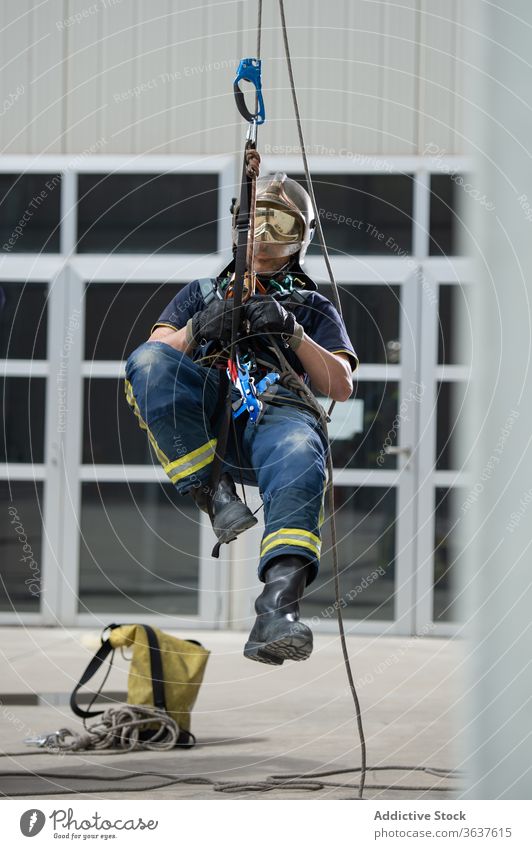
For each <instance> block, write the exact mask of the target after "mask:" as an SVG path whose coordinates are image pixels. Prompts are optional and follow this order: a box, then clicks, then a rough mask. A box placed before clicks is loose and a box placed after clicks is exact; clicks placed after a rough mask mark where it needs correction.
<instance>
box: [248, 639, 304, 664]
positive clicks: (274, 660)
mask: <svg viewBox="0 0 532 849" xmlns="http://www.w3.org/2000/svg"><path fill="white" fill-rule="evenodd" d="M312 649H313V641H312V634H311V635H310V636H309V635H307V634H293V635H292V636H290V635H287V636H285V637H281V638H280V639H278V640H274V641H273V642H271V643H251V642H250V643H246V645H245V646H244V657H247V658H248V659H249V660H256V661H258V663H269V664H270V665H271V666H281V664H283V663H284V662H285V660H307V658H308V657H310V655H311V654H312Z"/></svg>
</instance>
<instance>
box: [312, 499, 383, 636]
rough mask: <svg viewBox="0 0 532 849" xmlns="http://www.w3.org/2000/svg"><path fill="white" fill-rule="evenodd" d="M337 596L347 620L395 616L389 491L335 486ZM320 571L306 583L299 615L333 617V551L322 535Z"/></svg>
mask: <svg viewBox="0 0 532 849" xmlns="http://www.w3.org/2000/svg"><path fill="white" fill-rule="evenodd" d="M334 507H335V517H336V528H337V536H338V565H339V571H340V575H341V597H342V599H343V600H344V602H345V603H346V608H347V609H345V610H343V613H344V616H345V617H346V618H349V619H364V620H367V619H388V620H391V619H393V618H394V598H395V512H396V495H395V490H394V489H384V488H382V487H373V486H364V487H359V488H356V489H355V488H353V487H340V486H336V487H335V488H334ZM324 536H325V542H324V546H323V552H322V559H321V563H320V572H319V575H318V577H317V579H316V581H315V582H314V583H313V584H312V585H311V586H310V587H308V589H307V591H306V593H305V597H304V599H303V603H302V613H303V616H307V617H311V616H316V617H318V618H319V619H320V620H321V621H324V620H327V619H328V620H332V621H334V619H335V617H336V611H335V609H334V605H333V603H332V601H333V600H334V589H333V575H332V552H331V549H330V545H329V543H328V536H327V534H326V533H325V535H324Z"/></svg>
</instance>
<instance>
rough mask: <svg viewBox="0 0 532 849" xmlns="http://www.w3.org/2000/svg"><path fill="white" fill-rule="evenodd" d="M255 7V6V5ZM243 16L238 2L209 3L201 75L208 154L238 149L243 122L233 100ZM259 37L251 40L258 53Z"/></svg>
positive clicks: (205, 141)
mask: <svg viewBox="0 0 532 849" xmlns="http://www.w3.org/2000/svg"><path fill="white" fill-rule="evenodd" d="M252 5H253V6H255V4H252ZM238 25H239V16H238V8H237V3H236V2H231V3H227V2H222V3H220V2H208V3H207V6H206V21H205V30H204V39H203V41H202V45H201V46H202V57H201V63H200V65H199V73H200V75H201V76H202V78H203V84H204V85H203V91H204V103H203V121H204V124H205V132H204V138H203V140H202V142H203V144H202V147H203V150H204V152H205V153H219V152H220V150H222V151H223V152H224V153H232V152H234V149H235V121H238V122H239V123H240V121H239V115H238V113H237V112H236V109H235V106H234V98H233V79H234V77H235V73H236V69H237V65H238V59H239V56H238V53H237V38H238ZM255 40H256V39H255V37H254V36H253V37H252V38H251V39H249V41H248V43H249V45H250V47H251V45H253V47H252V50H251V53H250V54H246V55H252V56H254V55H255V53H256V47H255Z"/></svg>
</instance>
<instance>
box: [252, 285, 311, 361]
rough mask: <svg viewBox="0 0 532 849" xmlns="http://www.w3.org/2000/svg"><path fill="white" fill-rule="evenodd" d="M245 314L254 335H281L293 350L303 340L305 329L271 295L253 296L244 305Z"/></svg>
mask: <svg viewBox="0 0 532 849" xmlns="http://www.w3.org/2000/svg"><path fill="white" fill-rule="evenodd" d="M243 312H244V318H245V319H246V320H247V321H249V326H250V329H251V333H252V334H265V333H271V334H273V335H274V336H275V335H280V336H281V337H282V339H283V341H284V342H286V343H287V344H288V345H289V346H290V347H291V348H292V350H295V349H296V348H297V347H298V345H299V344H300V343H301V340H302V339H303V328H302V326H301V325H300V324H298V323H297V321H296V319H295V316H294V314H293V313H291V312H289V311H288V310H286V309H285V308H284V307H283V305H282V304H280V303H279V301H276V300H275V298H272V297H270V296H269V295H253V296H252V297H251V298H250V299H249V301H247V303H245V304H244V307H243Z"/></svg>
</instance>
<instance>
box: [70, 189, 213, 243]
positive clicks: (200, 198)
mask: <svg viewBox="0 0 532 849" xmlns="http://www.w3.org/2000/svg"><path fill="white" fill-rule="evenodd" d="M78 190H79V199H78V251H79V252H81V253H88V252H98V253H107V252H110V253H111V252H118V253H148V254H152V253H157V252H160V253H212V252H213V251H216V249H217V241H218V240H217V235H218V227H217V221H218V175H216V174H80V175H79V178H78Z"/></svg>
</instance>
